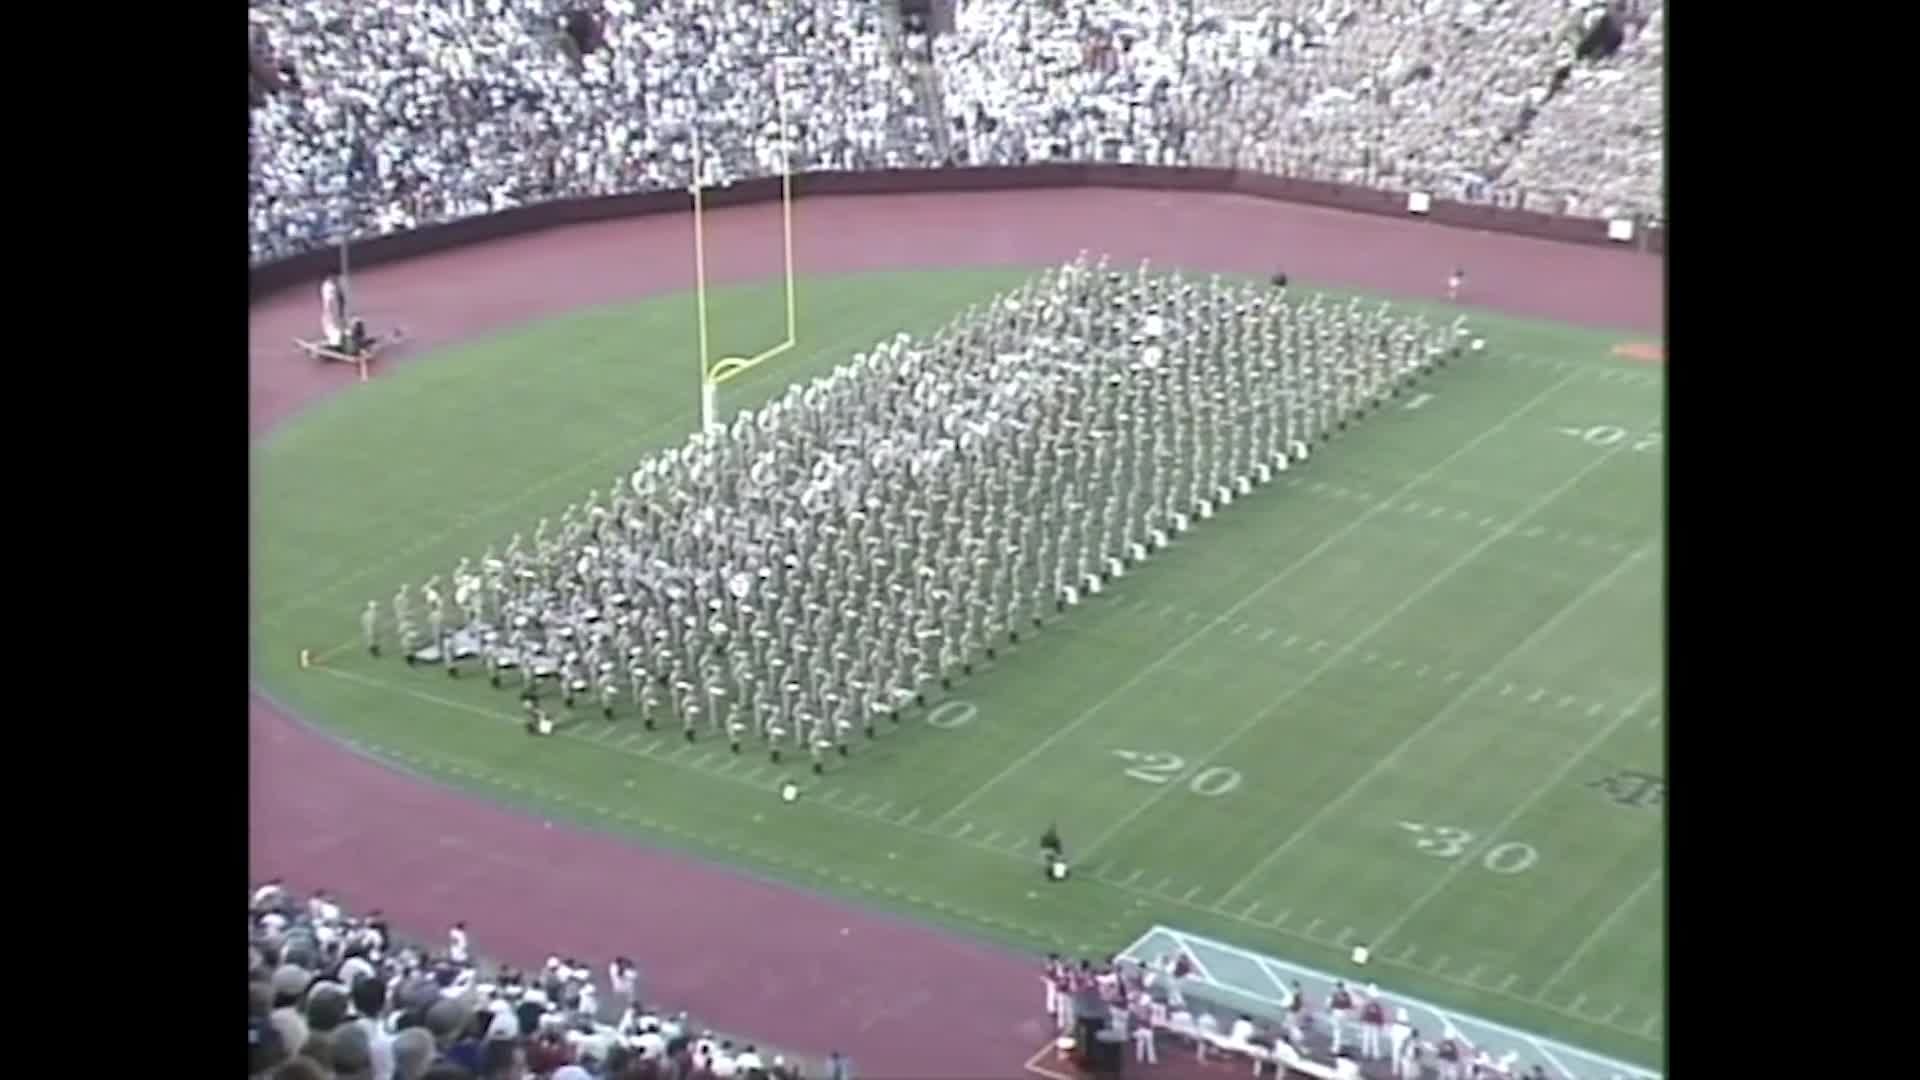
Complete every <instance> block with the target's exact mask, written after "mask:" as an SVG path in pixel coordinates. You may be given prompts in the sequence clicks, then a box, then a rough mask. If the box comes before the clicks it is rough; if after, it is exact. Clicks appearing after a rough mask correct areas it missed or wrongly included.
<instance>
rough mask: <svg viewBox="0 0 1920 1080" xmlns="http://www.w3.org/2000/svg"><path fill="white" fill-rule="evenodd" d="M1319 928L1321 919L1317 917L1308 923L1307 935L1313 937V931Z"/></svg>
mask: <svg viewBox="0 0 1920 1080" xmlns="http://www.w3.org/2000/svg"><path fill="white" fill-rule="evenodd" d="M1318 929H1320V920H1319V919H1315V920H1313V921H1312V922H1310V923H1308V924H1307V929H1306V935H1307V936H1308V937H1313V932H1314V931H1315V930H1318Z"/></svg>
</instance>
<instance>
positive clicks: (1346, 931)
mask: <svg viewBox="0 0 1920 1080" xmlns="http://www.w3.org/2000/svg"><path fill="white" fill-rule="evenodd" d="M1351 940H1353V927H1351V926H1343V927H1341V928H1340V932H1339V933H1338V934H1335V935H1334V936H1333V944H1334V947H1335V948H1341V949H1344V948H1346V946H1347V942H1349V941H1351Z"/></svg>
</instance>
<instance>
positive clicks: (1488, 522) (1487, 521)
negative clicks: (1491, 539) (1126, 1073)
mask: <svg viewBox="0 0 1920 1080" xmlns="http://www.w3.org/2000/svg"><path fill="white" fill-rule="evenodd" d="M1480 524H1481V525H1484V526H1486V527H1487V528H1489V529H1491V528H1493V527H1494V526H1495V525H1498V524H1500V522H1499V521H1498V520H1497V519H1495V518H1491V517H1483V518H1481V519H1480Z"/></svg>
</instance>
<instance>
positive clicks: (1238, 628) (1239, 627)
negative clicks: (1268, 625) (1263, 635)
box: [1232, 623, 1253, 634]
mask: <svg viewBox="0 0 1920 1080" xmlns="http://www.w3.org/2000/svg"><path fill="white" fill-rule="evenodd" d="M1251 629H1253V627H1251V626H1248V625H1247V624H1246V623H1235V624H1234V625H1233V630H1232V633H1235V634H1244V633H1246V632H1247V631H1249V630H1251Z"/></svg>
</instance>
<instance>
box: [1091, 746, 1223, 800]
mask: <svg viewBox="0 0 1920 1080" xmlns="http://www.w3.org/2000/svg"><path fill="white" fill-rule="evenodd" d="M1113 754H1114V756H1115V757H1118V758H1122V759H1124V760H1126V761H1131V762H1133V765H1132V766H1130V767H1129V768H1128V769H1127V771H1126V775H1127V776H1130V777H1132V778H1133V779H1135V780H1139V781H1142V782H1144V783H1148V784H1169V783H1173V782H1174V781H1176V780H1178V779H1180V778H1181V777H1182V776H1183V775H1185V773H1186V770H1187V761H1186V759H1185V758H1183V757H1181V756H1180V755H1178V754H1162V753H1151V754H1147V753H1141V752H1139V751H1137V750H1115V751H1114V752H1113ZM1186 786H1187V790H1188V791H1191V792H1193V793H1194V794H1195V795H1202V796H1205V797H1207V798H1209V799H1217V798H1219V797H1220V796H1222V795H1225V794H1227V793H1228V792H1230V791H1232V790H1234V789H1235V788H1237V787H1239V786H1240V772H1239V770H1238V769H1230V768H1228V767H1226V766H1225V765H1211V766H1208V767H1207V768H1204V769H1201V770H1200V771H1199V772H1196V773H1194V774H1193V775H1192V776H1188V777H1186Z"/></svg>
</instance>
